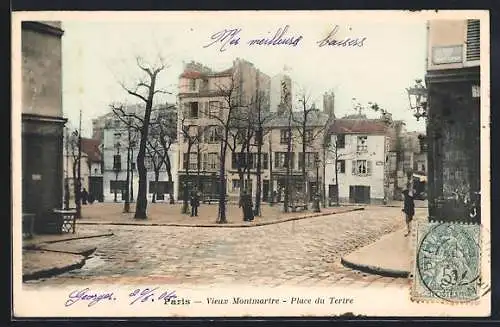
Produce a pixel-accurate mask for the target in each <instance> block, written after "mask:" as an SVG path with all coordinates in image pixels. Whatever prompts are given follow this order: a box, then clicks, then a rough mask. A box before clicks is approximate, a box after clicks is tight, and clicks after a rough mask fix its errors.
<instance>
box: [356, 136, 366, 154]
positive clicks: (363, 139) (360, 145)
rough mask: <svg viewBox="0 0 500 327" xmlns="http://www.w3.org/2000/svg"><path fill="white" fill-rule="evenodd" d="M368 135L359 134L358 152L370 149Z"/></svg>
mask: <svg viewBox="0 0 500 327" xmlns="http://www.w3.org/2000/svg"><path fill="white" fill-rule="evenodd" d="M367 141H368V137H367V136H358V146H357V151H358V152H366V151H368V142H367Z"/></svg>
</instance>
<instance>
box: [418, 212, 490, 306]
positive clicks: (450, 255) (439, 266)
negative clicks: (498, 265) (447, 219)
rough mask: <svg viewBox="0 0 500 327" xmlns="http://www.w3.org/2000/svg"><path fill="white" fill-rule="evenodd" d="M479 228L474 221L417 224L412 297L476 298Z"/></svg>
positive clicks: (420, 298) (452, 300)
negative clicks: (469, 222) (471, 222)
mask: <svg viewBox="0 0 500 327" xmlns="http://www.w3.org/2000/svg"><path fill="white" fill-rule="evenodd" d="M480 229H481V226H480V225H478V224H461V223H438V222H429V223H427V222H426V223H422V224H419V226H418V228H417V235H416V240H417V246H416V256H415V261H414V270H413V286H412V290H411V293H412V294H411V295H412V300H414V301H446V302H469V301H474V300H477V299H478V298H479V289H480V281H481V279H480V276H481V271H480V270H481V269H480V267H481V249H480V244H481V239H480V238H481V233H480Z"/></svg>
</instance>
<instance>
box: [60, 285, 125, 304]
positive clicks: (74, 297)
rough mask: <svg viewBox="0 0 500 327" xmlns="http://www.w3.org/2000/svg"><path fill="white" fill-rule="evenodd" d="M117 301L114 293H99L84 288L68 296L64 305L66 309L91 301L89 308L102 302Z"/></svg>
mask: <svg viewBox="0 0 500 327" xmlns="http://www.w3.org/2000/svg"><path fill="white" fill-rule="evenodd" d="M105 300H107V301H116V297H115V296H114V295H113V292H105V293H98V292H92V291H91V290H90V288H88V287H87V288H84V289H82V290H75V291H73V292H71V293H70V294H69V295H68V300H66V302H65V303H64V305H65V306H66V307H69V306H71V305H73V304H75V303H77V302H79V301H89V302H88V304H87V306H89V307H91V306H93V305H95V304H97V303H99V302H101V301H105Z"/></svg>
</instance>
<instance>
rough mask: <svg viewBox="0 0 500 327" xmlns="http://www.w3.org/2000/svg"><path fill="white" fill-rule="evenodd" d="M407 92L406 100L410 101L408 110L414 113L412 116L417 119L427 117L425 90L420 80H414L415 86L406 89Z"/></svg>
mask: <svg viewBox="0 0 500 327" xmlns="http://www.w3.org/2000/svg"><path fill="white" fill-rule="evenodd" d="M406 92H408V100H409V101H410V109H411V110H412V111H414V112H415V113H414V114H413V116H415V118H417V121H418V120H420V118H422V117H423V118H426V117H427V88H426V87H425V86H424V84H423V81H422V80H421V79H416V80H415V85H413V86H410V87H409V88H407V89H406Z"/></svg>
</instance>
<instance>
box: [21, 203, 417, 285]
mask: <svg viewBox="0 0 500 327" xmlns="http://www.w3.org/2000/svg"><path fill="white" fill-rule="evenodd" d="M425 214H426V209H423V208H417V209H416V215H417V217H419V216H422V217H423V216H425ZM403 226H404V223H403V218H402V215H401V209H400V208H395V207H377V206H368V207H367V208H366V209H365V210H362V211H353V212H347V213H341V214H335V215H327V216H322V217H315V218H307V219H303V220H296V221H288V222H282V223H277V224H272V225H266V226H256V227H248V228H217V227H177V226H175V227H174V226H135V225H81V226H79V228H81V229H85V231H86V232H89V233H91V232H94V233H97V232H98V233H106V232H112V233H113V234H114V235H113V236H109V237H100V238H92V239H82V240H77V241H74V242H75V243H77V244H76V245H75V246H84V245H89V244H91V245H92V246H95V247H97V250H96V252H95V253H94V254H93V255H92V256H91V257H90V258H89V259H88V260H87V262H86V264H85V265H84V266H83V267H82V268H80V269H76V270H73V271H70V272H67V273H64V274H62V275H59V276H56V277H52V278H48V279H41V280H35V281H30V282H27V283H25V285H26V286H27V287H36V286H37V285H44V286H46V285H68V284H79V283H85V284H89V283H120V284H121V283H138V282H140V281H148V282H162V283H176V284H184V283H185V284H195V285H211V284H225V285H228V284H229V285H230V284H249V285H256V286H257V285H258V286H269V287H274V286H307V285H317V286H328V285H337V284H339V285H340V284H342V285H353V286H354V285H355V286H356V287H358V286H359V285H364V286H369V285H375V284H377V285H381V286H387V285H400V286H401V287H405V285H406V282H407V280H405V279H402V280H399V279H394V278H385V277H380V276H373V275H370V274H365V273H361V272H358V271H354V270H351V269H348V268H345V267H343V266H342V265H341V264H340V257H341V256H343V255H345V254H347V253H350V252H352V251H354V250H355V249H357V248H359V247H361V246H365V245H368V244H370V243H372V242H374V241H376V240H377V239H379V238H380V237H381V236H383V235H384V234H386V233H389V232H392V231H395V230H397V229H399V228H402V227H403Z"/></svg>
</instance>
